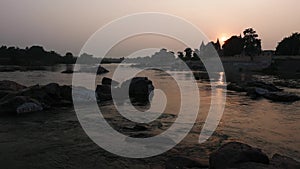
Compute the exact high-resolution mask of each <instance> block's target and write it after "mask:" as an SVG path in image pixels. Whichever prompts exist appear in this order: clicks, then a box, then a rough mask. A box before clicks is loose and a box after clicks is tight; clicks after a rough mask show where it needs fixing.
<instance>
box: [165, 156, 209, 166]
mask: <svg viewBox="0 0 300 169" xmlns="http://www.w3.org/2000/svg"><path fill="white" fill-rule="evenodd" d="M184 168H208V164H207V162H204V161H203V160H200V159H194V158H189V157H172V158H169V159H168V160H167V162H166V169H184Z"/></svg>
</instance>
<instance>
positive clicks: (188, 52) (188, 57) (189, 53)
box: [184, 48, 193, 60]
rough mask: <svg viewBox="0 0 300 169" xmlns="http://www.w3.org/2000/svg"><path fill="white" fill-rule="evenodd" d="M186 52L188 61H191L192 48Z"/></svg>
mask: <svg viewBox="0 0 300 169" xmlns="http://www.w3.org/2000/svg"><path fill="white" fill-rule="evenodd" d="M184 52H185V58H186V59H187V60H190V59H191V58H192V54H193V50H192V49H191V48H186V49H185V50H184Z"/></svg>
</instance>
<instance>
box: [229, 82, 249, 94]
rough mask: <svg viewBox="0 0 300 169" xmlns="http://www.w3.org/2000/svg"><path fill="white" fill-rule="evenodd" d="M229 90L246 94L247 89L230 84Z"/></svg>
mask: <svg viewBox="0 0 300 169" xmlns="http://www.w3.org/2000/svg"><path fill="white" fill-rule="evenodd" d="M227 90H231V91H236V92H246V89H245V88H244V87H242V86H240V85H238V84H236V83H229V84H228V85H227Z"/></svg>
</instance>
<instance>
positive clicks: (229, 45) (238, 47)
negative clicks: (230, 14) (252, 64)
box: [222, 36, 244, 56]
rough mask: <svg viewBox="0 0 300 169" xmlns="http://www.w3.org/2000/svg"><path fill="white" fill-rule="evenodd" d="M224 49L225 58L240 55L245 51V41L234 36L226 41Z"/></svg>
mask: <svg viewBox="0 0 300 169" xmlns="http://www.w3.org/2000/svg"><path fill="white" fill-rule="evenodd" d="M222 48H223V55H224V56H235V55H240V54H241V53H242V52H243V50H244V40H243V38H242V37H241V36H232V37H231V38H229V39H228V40H226V41H225V43H224V45H223V46H222Z"/></svg>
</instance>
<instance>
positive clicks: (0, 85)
mask: <svg viewBox="0 0 300 169" xmlns="http://www.w3.org/2000/svg"><path fill="white" fill-rule="evenodd" d="M25 88H26V87H25V86H23V85H20V84H18V83H16V82H13V81H9V80H2V81H0V90H6V91H20V90H23V89H25Z"/></svg>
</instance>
